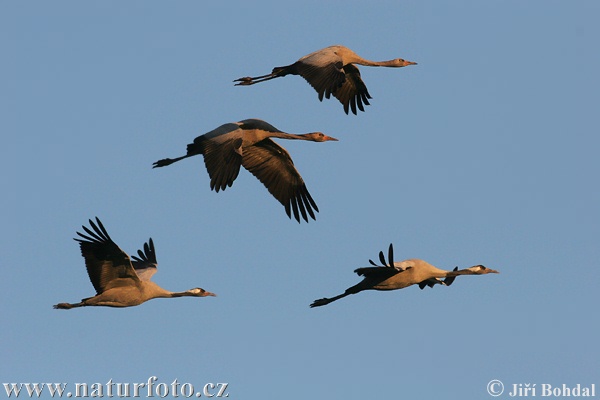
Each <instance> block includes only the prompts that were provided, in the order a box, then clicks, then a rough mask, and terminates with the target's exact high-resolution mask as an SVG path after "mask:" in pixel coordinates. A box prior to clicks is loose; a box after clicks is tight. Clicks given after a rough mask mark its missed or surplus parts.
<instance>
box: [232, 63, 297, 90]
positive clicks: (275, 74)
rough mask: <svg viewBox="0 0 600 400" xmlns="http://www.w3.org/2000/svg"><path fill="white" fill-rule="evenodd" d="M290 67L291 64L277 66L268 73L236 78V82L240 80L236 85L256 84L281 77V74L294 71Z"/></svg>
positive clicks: (284, 74)
mask: <svg viewBox="0 0 600 400" xmlns="http://www.w3.org/2000/svg"><path fill="white" fill-rule="evenodd" d="M290 67H291V65H288V66H285V67H275V68H273V71H272V72H271V73H270V74H267V75H261V76H245V77H243V78H239V79H236V80H234V82H238V83H236V84H235V86H248V85H254V84H255V83H260V82H264V81H269V80H271V79H275V78H279V77H281V76H286V75H288V74H290V73H292V72H291V70H290Z"/></svg>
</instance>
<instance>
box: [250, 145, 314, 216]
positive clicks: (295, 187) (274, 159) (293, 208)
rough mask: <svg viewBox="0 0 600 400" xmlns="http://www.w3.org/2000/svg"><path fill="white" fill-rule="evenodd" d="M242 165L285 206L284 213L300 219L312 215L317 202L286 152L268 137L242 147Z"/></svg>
mask: <svg viewBox="0 0 600 400" xmlns="http://www.w3.org/2000/svg"><path fill="white" fill-rule="evenodd" d="M243 151H244V156H243V159H242V165H243V166H244V168H246V169H247V170H248V171H250V172H251V173H252V175H254V176H255V177H256V178H258V180H259V181H261V182H262V183H263V185H265V187H266V188H267V189H268V190H269V192H270V193H271V194H272V195H273V197H275V198H276V199H277V200H278V201H279V202H280V203H281V204H283V206H284V207H285V212H286V214H287V215H288V217H290V218H291V217H292V213H293V214H294V218H295V219H296V221H298V222H300V216H302V218H303V219H304V220H305V221H306V222H308V216H310V217H311V218H312V219H315V213H314V212H315V211H317V212H318V211H319V208H318V207H317V204H316V203H315V201H314V200H313V198H312V197H311V195H310V193H309V192H308V189H307V188H306V185H305V183H304V180H303V179H302V177H301V176H300V174H299V173H298V171H297V170H296V168H295V167H294V163H293V161H292V158H291V157H290V155H289V153H288V152H287V151H286V150H285V149H284V148H283V147H281V146H279V145H278V144H277V143H275V142H273V141H272V140H271V139H265V140H262V141H260V142H257V143H255V144H254V145H253V146H249V147H246V148H244V150H243Z"/></svg>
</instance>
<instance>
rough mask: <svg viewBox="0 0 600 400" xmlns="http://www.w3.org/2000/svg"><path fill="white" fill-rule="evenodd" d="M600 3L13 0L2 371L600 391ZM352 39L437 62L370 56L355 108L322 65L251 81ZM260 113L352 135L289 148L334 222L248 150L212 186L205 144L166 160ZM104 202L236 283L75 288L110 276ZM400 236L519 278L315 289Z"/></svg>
mask: <svg viewBox="0 0 600 400" xmlns="http://www.w3.org/2000/svg"><path fill="white" fill-rule="evenodd" d="M599 18H600V4H599V3H598V2H594V1H577V2H567V1H528V2H522V1H502V2H500V1H486V2H478V1H455V2H451V3H450V2H441V1H424V2H423V1H402V2H399V1H385V2H365V1H360V2H359V1H353V0H350V1H344V2H340V1H331V2H323V1H302V2H298V4H291V5H284V4H281V3H280V2H274V1H254V2H246V1H224V2H220V3H219V4H216V3H215V2H211V4H210V5H207V4H206V2H200V1H177V2H166V1H163V2H158V1H129V2H117V1H106V2H78V1H57V2H42V1H31V2H2V4H1V5H0V46H1V49H2V54H3V61H2V63H0V77H1V79H0V82H1V87H0V91H1V93H2V95H1V96H0V102H1V106H2V107H1V108H0V110H1V111H0V113H1V114H2V116H1V118H0V126H1V129H2V135H3V145H2V146H1V147H0V152H1V157H0V166H1V167H2V170H3V174H2V176H3V178H2V182H3V187H4V191H3V196H2V200H1V202H2V207H1V208H0V210H1V211H0V212H1V215H2V224H1V225H2V228H1V229H0V235H1V242H0V243H1V246H2V251H0V263H1V265H2V270H3V274H4V277H3V279H2V280H1V281H0V296H1V304H2V311H1V315H2V323H3V329H1V330H0V346H1V347H2V350H1V355H2V363H0V383H4V382H65V383H69V384H74V383H78V382H87V383H88V384H92V383H96V382H98V383H106V382H107V381H108V380H109V379H112V380H113V382H123V383H126V382H130V383H135V382H146V381H147V380H148V378H149V377H150V376H153V375H155V376H157V378H158V381H157V382H159V383H160V382H163V383H167V384H170V383H171V382H172V381H173V380H175V379H177V380H178V381H179V382H189V383H191V384H193V385H194V386H195V387H196V388H201V387H202V386H203V385H204V384H205V383H206V382H228V383H229V388H228V393H229V395H230V397H229V398H231V399H275V398H278V399H282V398H285V399H288V400H296V399H307V398H315V399H326V398H327V399H341V398H344V399H365V398H372V399H399V398H412V399H417V398H421V399H441V398H444V399H485V398H491V397H490V396H489V395H488V393H487V391H486V385H487V384H488V382H489V381H491V380H492V379H499V380H501V381H502V382H504V384H505V385H507V386H510V385H512V384H518V383H536V384H538V387H539V385H541V384H542V383H549V384H553V385H562V384H563V383H566V384H570V385H574V384H577V383H580V384H582V385H589V384H591V383H595V384H596V385H597V386H598V388H597V390H600V378H599V376H598V371H599V370H600V361H599V360H600V348H599V347H600V345H599V344H598V337H599V336H600V324H599V323H598V303H599V300H600V299H599V295H598V287H599V286H598V285H599V283H600V279H599V277H598V260H599V258H600V251H599V246H598V244H599V238H600V213H599V205H600V186H599V185H598V175H599V172H600V157H599V156H598V154H599V148H600V140H599V136H598V115H597V114H598V106H599V105H600V95H599V93H600V80H599V78H598V65H600V52H598V40H599V39H600V25H599V24H598V20H599ZM332 44H343V45H346V46H348V47H350V48H351V49H353V50H354V51H356V52H357V53H358V54H360V55H362V56H363V57H365V58H369V59H374V60H387V59H391V58H396V57H402V58H406V59H408V60H412V61H416V62H418V65H417V66H411V67H407V68H403V69H388V68H368V67H363V68H362V69H361V72H362V77H363V79H364V80H365V82H366V84H367V86H368V88H369V92H370V93H371V95H372V96H373V99H372V101H371V106H369V107H367V111H366V112H364V113H360V115H358V116H353V115H350V116H347V115H345V114H344V113H343V110H342V107H341V105H340V104H339V103H338V102H337V101H332V100H329V101H323V102H322V103H321V102H319V101H318V99H317V94H316V93H315V92H314V90H313V89H312V88H311V87H310V86H309V85H308V84H307V83H306V82H304V80H303V79H301V78H299V77H294V76H290V77H286V78H283V79H277V80H273V81H270V82H267V83H264V84H261V85H256V86H253V87H234V86H233V83H232V80H233V79H235V78H239V77H241V76H247V75H262V74H265V73H268V72H270V70H271V69H272V68H273V67H274V66H281V65H286V64H289V63H292V62H294V61H295V60H297V59H298V58H299V57H301V56H303V55H305V54H307V53H309V52H312V51H314V50H317V49H320V48H322V47H325V46H328V45H332ZM245 118H260V119H264V120H266V121H268V122H270V123H272V124H273V125H275V126H277V127H278V128H280V129H282V130H284V131H288V132H295V133H302V132H310V131H322V132H325V133H326V134H329V135H331V136H334V137H337V138H339V139H340V141H339V142H328V143H310V142H287V143H282V145H284V146H285V147H286V149H288V151H289V152H290V154H291V155H292V157H293V159H294V162H295V165H296V166H297V168H298V169H299V171H300V173H301V174H302V176H303V177H304V179H305V181H306V183H307V186H308V189H309V190H310V192H311V194H312V195H313V197H314V199H315V200H316V202H317V203H318V205H319V209H320V213H319V214H318V216H317V220H316V221H312V222H310V223H308V224H305V223H303V224H298V223H296V222H295V221H290V220H288V219H287V217H286V216H285V214H284V211H283V207H281V205H279V203H277V202H276V201H275V200H274V199H273V198H272V197H271V196H270V195H269V193H268V192H267V191H266V190H265V189H264V187H263V186H262V185H261V184H260V183H259V182H258V181H257V180H256V179H255V178H254V177H253V176H252V175H250V174H249V173H247V172H246V171H241V173H240V176H239V177H238V179H237V181H236V182H235V184H234V185H233V187H232V188H230V189H228V190H226V191H225V192H220V193H215V192H211V191H210V189H209V179H208V176H207V174H206V171H205V169H204V165H203V162H202V158H201V157H196V158H192V159H188V160H185V161H182V162H181V163H178V164H175V165H173V166H171V167H168V168H164V169H159V170H153V169H152V168H151V165H152V163H153V162H154V161H156V160H158V159H160V158H164V157H173V156H178V155H182V154H183V153H184V152H185V146H186V144H187V143H189V142H191V140H193V139H194V138H195V137H196V136H199V135H200V134H203V133H205V132H207V131H209V130H212V129H213V128H215V127H217V126H219V125H221V124H223V123H225V122H230V121H237V120H241V119H245ZM94 216H99V217H100V218H101V219H102V220H103V222H104V224H105V226H106V227H107V229H108V230H109V233H110V234H111V236H112V237H113V239H114V240H115V241H116V242H117V243H118V244H119V246H120V247H121V248H123V249H124V250H126V251H128V252H130V253H133V252H134V251H135V250H137V249H138V248H139V247H140V246H141V245H142V244H143V242H144V241H146V240H147V239H148V238H149V237H152V238H153V239H154V242H155V244H156V248H157V253H158V261H159V264H160V265H159V272H158V273H157V274H156V275H155V276H154V281H155V282H157V283H158V284H159V285H161V286H163V287H164V288H166V289H169V290H185V289H189V288H191V287H196V286H200V287H203V288H205V289H207V290H210V291H212V292H215V293H217V294H218V297H216V298H207V299H194V298H184V299H173V300H153V301H150V302H148V303H146V304H143V305H141V306H139V307H134V308H129V309H121V310H119V309H105V308H82V309H75V310H70V311H63V310H53V309H52V305H53V304H56V303H58V302H63V301H68V302H75V301H78V300H79V299H81V298H83V297H88V296H91V295H93V288H92V285H91V284H90V282H89V280H88V278H87V275H86V272H85V267H84V264H83V258H82V257H81V256H80V253H79V249H78V246H77V244H76V242H74V241H73V240H72V238H73V237H74V235H75V231H76V230H79V229H80V227H81V225H82V224H84V223H87V220H88V218H92V217H94ZM389 243H393V244H394V246H395V250H396V257H397V259H405V258H422V259H425V260H427V261H429V262H430V263H432V264H434V265H436V266H438V267H440V268H444V269H451V268H453V267H454V266H459V267H461V268H462V267H468V266H471V265H475V264H484V265H486V266H488V267H491V268H494V269H498V270H500V271H501V274H500V275H488V276H481V277H464V278H459V279H457V280H456V282H455V283H454V285H453V286H452V287H449V288H446V287H439V286H438V287H435V288H434V289H428V290H423V291H421V290H419V289H418V288H416V287H411V288H407V289H404V290H400V291H394V292H364V293H360V294H357V295H354V296H350V297H347V298H345V299H343V300H340V301H338V302H335V303H332V304H330V305H328V306H326V307H322V308H318V309H310V308H309V307H308V306H309V304H310V303H311V302H312V301H313V300H314V299H317V298H320V297H325V296H331V295H335V294H338V293H340V292H342V291H343V290H344V289H345V288H347V287H349V286H351V285H353V284H355V283H356V282H358V281H359V278H358V277H357V276H356V275H355V274H354V273H353V272H352V271H353V270H354V269H355V268H358V267H362V266H366V265H368V264H367V260H368V259H369V258H374V257H376V256H377V253H378V252H379V250H383V249H386V248H387V246H388V245H389ZM0 389H1V390H0V398H3V397H5V393H4V389H3V388H0ZM538 396H539V394H538ZM501 398H507V396H506V394H505V395H504V397H501Z"/></svg>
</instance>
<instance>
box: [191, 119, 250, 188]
mask: <svg viewBox="0 0 600 400" xmlns="http://www.w3.org/2000/svg"><path fill="white" fill-rule="evenodd" d="M242 142H243V138H242V132H241V130H240V126H239V125H238V124H234V123H228V124H224V125H221V126H220V127H218V128H216V129H214V130H212V131H210V132H208V133H206V134H204V135H202V136H198V137H197V138H196V139H194V143H191V144H189V145H188V147H187V154H188V155H190V154H203V155H204V165H205V166H206V171H207V172H208V176H209V177H210V188H211V190H215V191H217V192H218V191H219V190H225V189H226V188H227V187H228V186H229V187H231V185H233V181H235V179H236V178H237V176H238V174H239V172H240V166H241V165H242V150H241V147H242Z"/></svg>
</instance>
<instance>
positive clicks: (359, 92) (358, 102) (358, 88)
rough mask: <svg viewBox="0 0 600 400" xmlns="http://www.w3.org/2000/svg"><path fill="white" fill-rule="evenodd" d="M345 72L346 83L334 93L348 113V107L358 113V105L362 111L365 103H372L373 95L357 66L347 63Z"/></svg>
mask: <svg viewBox="0 0 600 400" xmlns="http://www.w3.org/2000/svg"><path fill="white" fill-rule="evenodd" d="M344 72H345V73H346V79H345V80H344V83H343V84H342V86H340V87H339V88H338V89H336V90H334V91H333V92H332V93H333V95H334V96H335V97H336V98H337V99H338V100H339V101H340V103H342V104H343V105H344V112H345V113H346V114H348V109H349V108H351V109H352V113H353V114H354V115H356V107H357V106H358V109H359V110H360V111H365V108H364V106H363V103H364V104H365V105H367V106H368V105H370V103H369V99H370V98H371V95H370V94H369V91H368V90H367V86H366V85H365V83H364V82H363V81H362V79H360V71H359V70H358V68H357V67H355V66H354V65H353V64H348V65H345V66H344ZM327 97H329V96H327Z"/></svg>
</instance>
